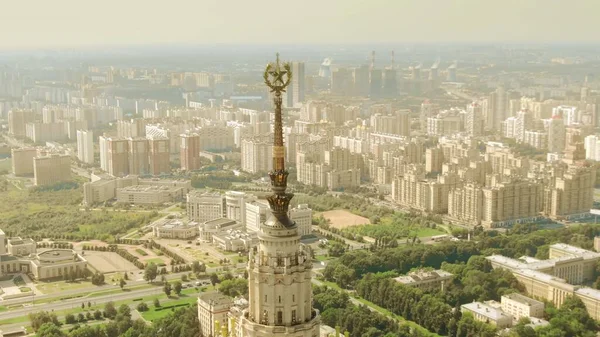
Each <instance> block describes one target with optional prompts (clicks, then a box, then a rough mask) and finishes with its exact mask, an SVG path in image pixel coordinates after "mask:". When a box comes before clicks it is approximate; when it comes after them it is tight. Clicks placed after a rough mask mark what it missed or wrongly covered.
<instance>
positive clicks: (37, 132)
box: [25, 122, 68, 143]
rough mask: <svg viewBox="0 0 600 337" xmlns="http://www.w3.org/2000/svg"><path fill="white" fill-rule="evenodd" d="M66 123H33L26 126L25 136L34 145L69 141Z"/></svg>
mask: <svg viewBox="0 0 600 337" xmlns="http://www.w3.org/2000/svg"><path fill="white" fill-rule="evenodd" d="M66 131H67V130H66V128H65V123H64V122H55V123H39V122H32V123H27V124H26V125H25V135H26V137H27V138H29V139H31V140H32V141H33V142H34V143H44V142H49V141H64V140H67V138H68V137H67V132H66Z"/></svg>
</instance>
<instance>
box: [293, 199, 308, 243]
mask: <svg viewBox="0 0 600 337" xmlns="http://www.w3.org/2000/svg"><path fill="white" fill-rule="evenodd" d="M288 216H289V217H290V219H291V220H292V221H294V222H295V223H296V226H298V235H300V236H305V235H310V234H311V233H312V209H310V208H309V207H308V205H307V204H300V205H298V206H296V207H295V208H292V209H290V211H289V213H288Z"/></svg>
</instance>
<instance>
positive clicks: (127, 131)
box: [117, 118, 146, 138]
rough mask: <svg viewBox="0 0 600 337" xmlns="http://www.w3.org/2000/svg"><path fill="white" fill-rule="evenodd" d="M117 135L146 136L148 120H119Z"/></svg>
mask: <svg viewBox="0 0 600 337" xmlns="http://www.w3.org/2000/svg"><path fill="white" fill-rule="evenodd" d="M117 136H118V137H121V138H138V137H145V136H146V121H145V120H144V119H142V118H135V119H129V120H120V121H117Z"/></svg>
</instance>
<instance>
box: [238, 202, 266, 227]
mask: <svg viewBox="0 0 600 337" xmlns="http://www.w3.org/2000/svg"><path fill="white" fill-rule="evenodd" d="M268 211H269V204H268V203H267V201H266V200H253V201H249V202H246V206H245V212H246V214H245V218H244V223H245V225H246V231H247V232H258V231H259V230H260V224H261V223H263V222H265V221H267V213H268Z"/></svg>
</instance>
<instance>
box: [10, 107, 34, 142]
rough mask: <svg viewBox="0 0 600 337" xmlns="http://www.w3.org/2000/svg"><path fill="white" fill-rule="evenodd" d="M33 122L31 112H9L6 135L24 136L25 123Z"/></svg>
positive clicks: (32, 113)
mask: <svg viewBox="0 0 600 337" xmlns="http://www.w3.org/2000/svg"><path fill="white" fill-rule="evenodd" d="M34 120H35V113H34V112H33V111H32V110H10V111H9V112H8V133H10V134H11V135H15V136H25V133H26V129H25V125H26V124H27V123H30V122H33V121H34Z"/></svg>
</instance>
